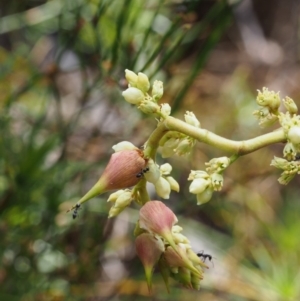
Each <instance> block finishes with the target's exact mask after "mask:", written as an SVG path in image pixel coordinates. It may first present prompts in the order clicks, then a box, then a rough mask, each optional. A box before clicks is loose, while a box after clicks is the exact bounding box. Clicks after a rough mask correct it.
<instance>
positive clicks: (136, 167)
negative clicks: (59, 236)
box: [72, 149, 147, 209]
mask: <svg viewBox="0 0 300 301" xmlns="http://www.w3.org/2000/svg"><path fill="white" fill-rule="evenodd" d="M146 164H147V160H145V158H144V157H143V152H142V151H141V150H139V149H134V150H123V151H118V152H116V153H114V154H112V156H111V158H110V160H109V162H108V164H107V166H106V168H105V170H104V172H103V174H102V176H101V177H100V179H99V180H98V182H97V183H96V184H95V185H94V186H93V187H92V188H91V189H90V190H89V191H88V192H87V193H86V194H85V195H84V196H83V197H82V198H81V199H80V200H79V202H78V203H77V204H76V205H77V206H78V205H80V204H82V203H84V202H86V201H88V200H90V199H91V198H93V197H95V196H97V195H99V194H101V193H104V192H106V191H109V190H115V189H123V188H128V187H131V186H134V185H136V184H137V183H138V181H139V180H140V178H138V177H137V176H136V175H137V174H138V173H140V172H141V170H142V169H143V168H144V167H145V166H146ZM74 208H75V206H74V207H73V208H72V209H74Z"/></svg>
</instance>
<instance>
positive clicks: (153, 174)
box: [144, 159, 160, 184]
mask: <svg viewBox="0 0 300 301" xmlns="http://www.w3.org/2000/svg"><path fill="white" fill-rule="evenodd" d="M147 167H148V168H149V170H148V171H147V172H146V173H145V174H144V176H145V178H146V180H147V181H148V182H150V183H152V184H155V183H156V182H157V181H158V179H159V178H160V170H159V167H158V165H157V164H156V163H155V162H154V161H153V159H149V161H148V165H147Z"/></svg>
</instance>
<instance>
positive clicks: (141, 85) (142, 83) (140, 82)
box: [136, 72, 150, 93]
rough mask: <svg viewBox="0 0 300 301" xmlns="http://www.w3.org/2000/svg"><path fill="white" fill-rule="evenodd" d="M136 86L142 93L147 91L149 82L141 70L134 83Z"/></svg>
mask: <svg viewBox="0 0 300 301" xmlns="http://www.w3.org/2000/svg"><path fill="white" fill-rule="evenodd" d="M136 87H137V88H138V89H140V90H142V91H143V92H144V93H146V92H148V90H149V88H150V83H149V79H148V76H147V75H146V74H144V73H142V72H139V73H138V79H137V83H136Z"/></svg>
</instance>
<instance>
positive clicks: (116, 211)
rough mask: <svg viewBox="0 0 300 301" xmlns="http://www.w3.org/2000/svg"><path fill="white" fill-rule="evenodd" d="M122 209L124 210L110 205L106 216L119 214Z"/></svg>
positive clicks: (110, 216)
mask: <svg viewBox="0 0 300 301" xmlns="http://www.w3.org/2000/svg"><path fill="white" fill-rule="evenodd" d="M123 210H124V208H121V207H115V206H112V207H111V208H110V209H109V212H108V218H112V217H115V216H117V215H119V214H120V213H121V212H122V211H123Z"/></svg>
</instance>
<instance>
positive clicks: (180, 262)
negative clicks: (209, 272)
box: [164, 244, 202, 276]
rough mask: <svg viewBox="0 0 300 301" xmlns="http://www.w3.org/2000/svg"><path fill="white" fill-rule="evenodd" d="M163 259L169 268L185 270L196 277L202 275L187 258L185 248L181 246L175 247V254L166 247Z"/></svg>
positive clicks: (171, 249)
mask: <svg viewBox="0 0 300 301" xmlns="http://www.w3.org/2000/svg"><path fill="white" fill-rule="evenodd" d="M164 257H165V258H166V261H167V263H168V264H169V266H170V267H181V268H187V269H189V270H190V271H191V272H193V273H195V274H196V275H198V276H201V275H202V271H201V270H200V269H197V268H196V266H194V264H193V262H192V261H191V260H190V259H189V258H188V256H187V253H186V248H185V247H184V245H183V244H179V245H177V252H176V251H175V250H174V249H173V248H171V247H167V249H166V251H165V252H164Z"/></svg>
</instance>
